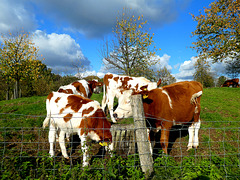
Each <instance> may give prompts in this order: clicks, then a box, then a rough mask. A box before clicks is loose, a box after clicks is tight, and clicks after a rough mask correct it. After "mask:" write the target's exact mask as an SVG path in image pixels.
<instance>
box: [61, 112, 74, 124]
mask: <svg viewBox="0 0 240 180" xmlns="http://www.w3.org/2000/svg"><path fill="white" fill-rule="evenodd" d="M72 116H73V115H72V114H70V113H68V114H67V115H66V116H64V117H63V119H64V121H65V122H68V121H69V120H70V119H71V118H72Z"/></svg>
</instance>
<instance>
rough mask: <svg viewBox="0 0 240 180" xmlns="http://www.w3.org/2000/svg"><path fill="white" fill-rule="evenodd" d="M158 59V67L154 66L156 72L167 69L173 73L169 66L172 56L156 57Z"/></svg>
mask: <svg viewBox="0 0 240 180" xmlns="http://www.w3.org/2000/svg"><path fill="white" fill-rule="evenodd" d="M155 58H156V59H159V63H157V64H156V65H154V67H153V69H154V70H155V71H156V70H160V69H162V68H164V67H166V68H167V70H169V71H171V70H172V66H170V65H169V60H170V58H171V56H169V55H167V54H164V55H163V56H161V57H160V56H158V55H156V56H155Z"/></svg>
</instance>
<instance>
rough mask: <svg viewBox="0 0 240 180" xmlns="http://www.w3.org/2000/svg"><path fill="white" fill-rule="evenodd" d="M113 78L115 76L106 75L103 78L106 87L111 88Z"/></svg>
mask: <svg viewBox="0 0 240 180" xmlns="http://www.w3.org/2000/svg"><path fill="white" fill-rule="evenodd" d="M112 78H113V74H105V76H104V77H103V83H104V84H105V86H109V79H112Z"/></svg>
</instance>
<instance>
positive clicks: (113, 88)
mask: <svg viewBox="0 0 240 180" xmlns="http://www.w3.org/2000/svg"><path fill="white" fill-rule="evenodd" d="M106 75H112V76H113V77H112V78H111V79H108V84H109V85H108V86H106V85H104V86H103V99H102V109H103V110H104V109H105V107H106V105H107V106H108V109H109V111H110V116H111V120H112V121H113V122H114V123H115V122H116V118H115V117H114V116H113V114H117V115H118V113H116V111H115V112H114V113H113V102H114V97H116V98H118V99H119V98H120V97H122V96H123V94H122V93H123V92H124V91H126V89H124V88H125V87H123V84H122V81H121V80H123V79H124V78H126V77H129V76H119V75H116V74H111V73H107V74H106ZM129 78H131V80H128V81H127V82H126V86H127V87H128V88H130V89H131V90H135V91H137V92H139V91H142V90H141V89H140V88H141V87H142V86H146V85H148V87H147V90H152V89H155V88H157V83H156V82H151V81H150V80H148V79H146V78H144V77H129ZM116 79H118V80H117V81H116ZM128 90H129V89H128ZM125 96H126V95H125ZM130 96H131V94H130V95H127V96H126V97H125V98H126V99H125V100H124V101H122V102H123V104H122V103H121V102H119V101H118V108H119V109H118V111H117V112H119V113H120V111H121V110H122V111H125V112H122V114H124V115H123V116H124V117H125V118H127V117H130V116H131V115H132V108H131V105H130V100H129V99H130ZM125 102H128V104H129V105H128V106H127V108H125V106H126V103H125ZM126 110H127V111H129V113H126V112H127V111H126ZM118 118H119V117H118Z"/></svg>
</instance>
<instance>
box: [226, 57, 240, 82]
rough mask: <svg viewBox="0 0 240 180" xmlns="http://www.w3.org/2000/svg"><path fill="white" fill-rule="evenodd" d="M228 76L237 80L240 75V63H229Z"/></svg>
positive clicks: (227, 67)
mask: <svg viewBox="0 0 240 180" xmlns="http://www.w3.org/2000/svg"><path fill="white" fill-rule="evenodd" d="M226 74H227V75H229V76H230V77H231V78H237V77H238V75H239V74H240V61H239V60H235V61H232V62H231V63H228V64H227V66H226Z"/></svg>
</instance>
